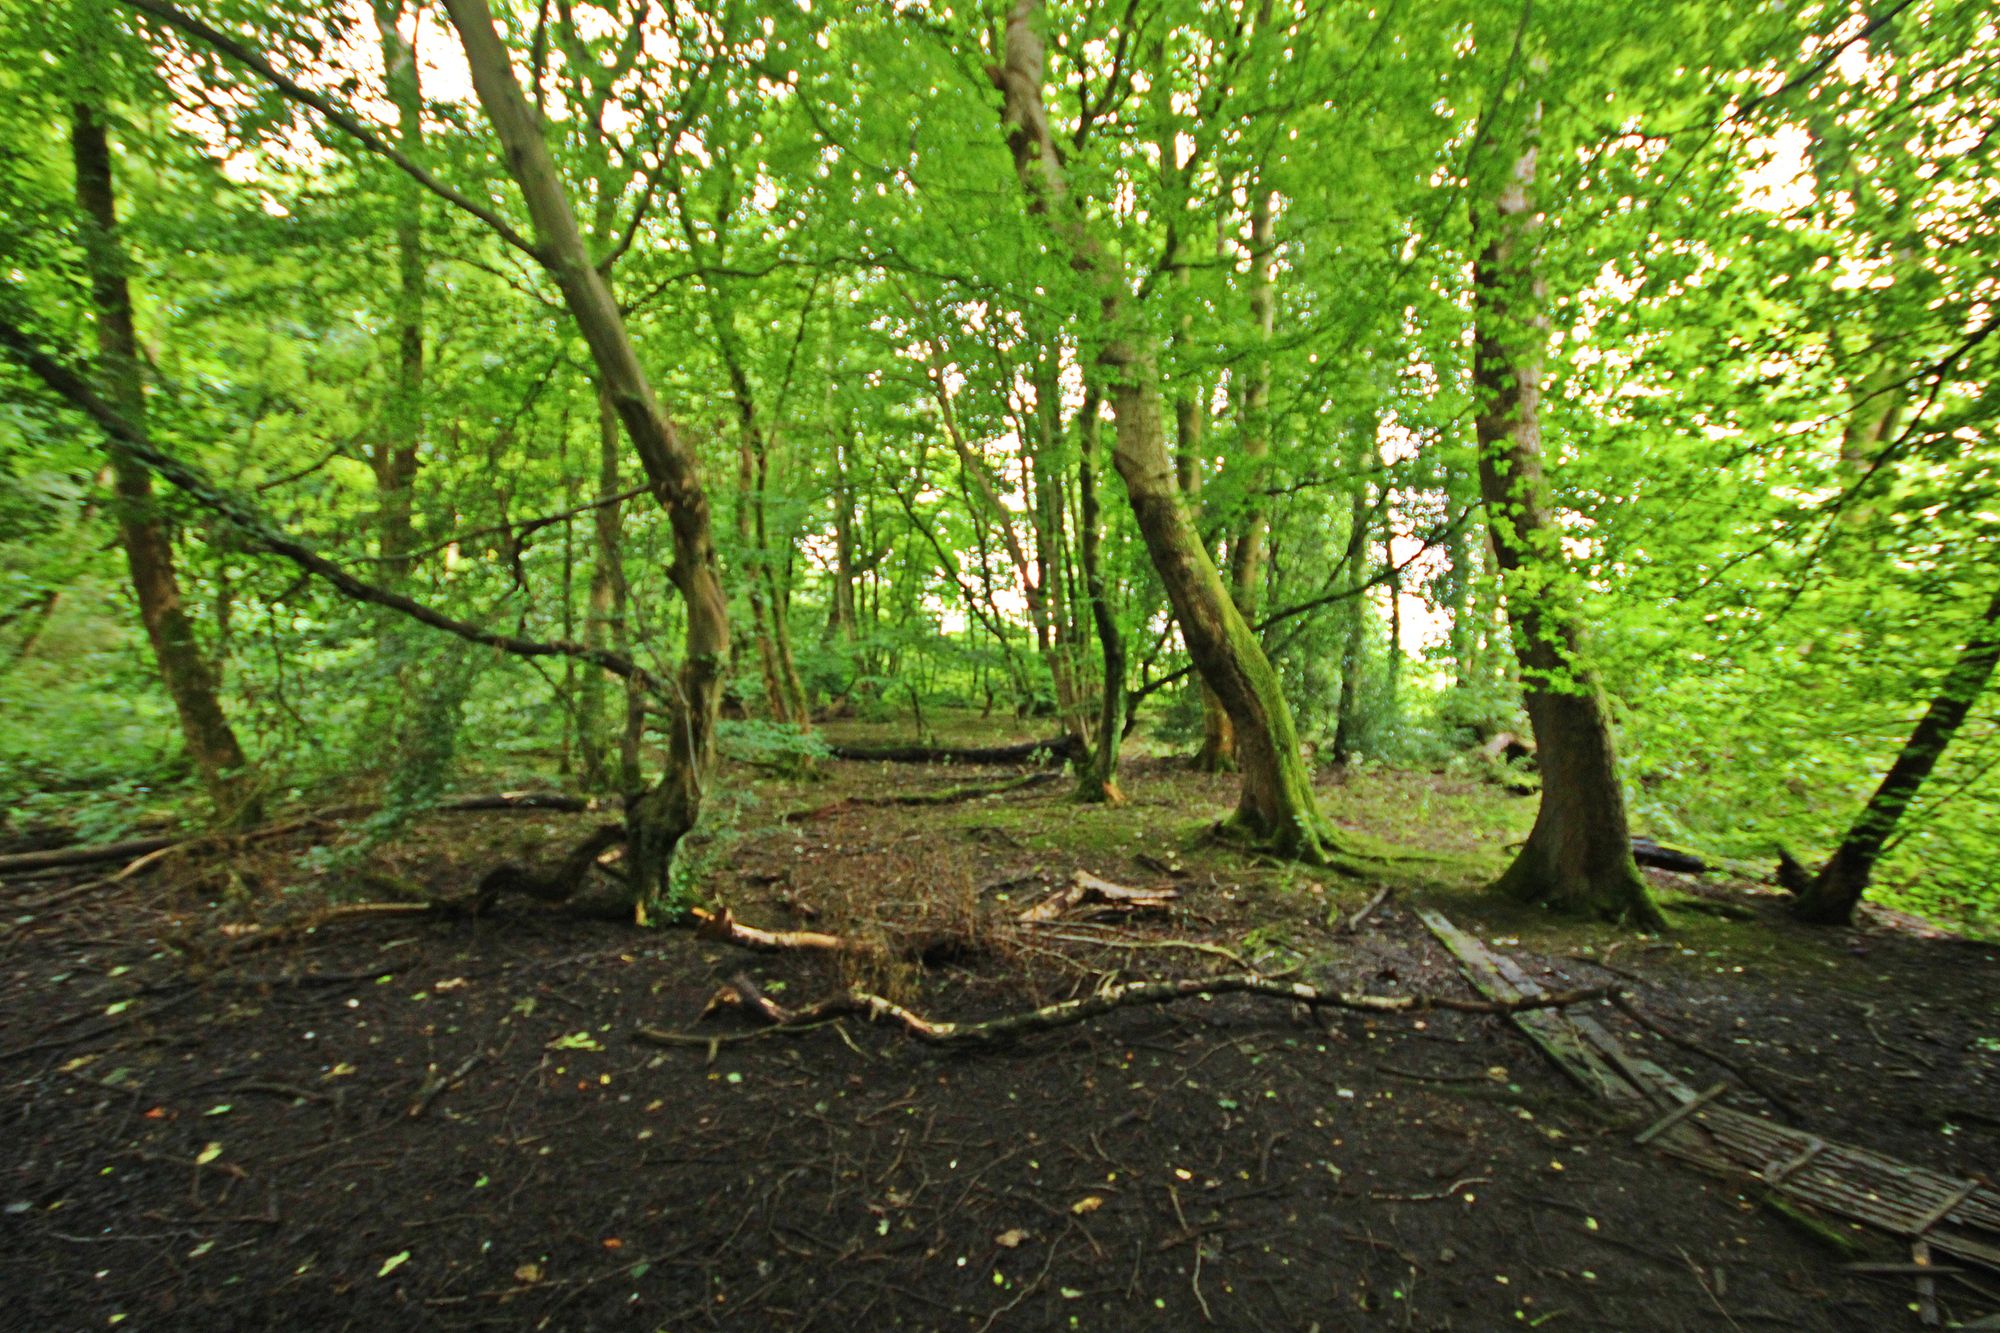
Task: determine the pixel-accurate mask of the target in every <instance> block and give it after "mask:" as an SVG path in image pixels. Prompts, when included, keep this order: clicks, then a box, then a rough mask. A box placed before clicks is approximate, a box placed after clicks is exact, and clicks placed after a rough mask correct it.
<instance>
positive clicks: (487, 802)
mask: <svg viewBox="0 0 2000 1333" xmlns="http://www.w3.org/2000/svg"><path fill="white" fill-rule="evenodd" d="M600 808H601V803H600V802H598V801H596V800H594V799H590V798H587V797H582V796H565V795H563V794H562V793H561V792H552V791H503V792H488V793H485V794H483V795H477V796H453V797H449V798H447V799H445V800H442V801H439V802H438V803H437V804H436V805H434V806H432V807H430V809H431V810H432V811H435V812H439V813H445V814H459V813H467V812H472V811H479V810H555V811H561V812H564V813H568V814H577V813H581V812H583V811H587V810H596V809H600ZM379 809H381V803H380V802H379V801H364V802H359V803H357V804H353V805H337V806H331V807H329V808H327V809H325V810H320V811H316V812H314V813H312V814H309V815H305V816H302V817H300V818H296V819H288V820H285V821H284V822H282V823H278V824H266V825H264V826H262V827H260V828H253V829H244V830H241V831H233V830H217V831H214V832H209V833H197V834H194V835H193V836H191V837H184V836H181V835H179V834H175V835H172V836H168V837H157V838H133V839H131V840H129V841H127V842H107V843H102V844H99V845H97V846H94V847H52V848H49V849H47V850H45V851H39V852H15V853H13V854H12V855H9V856H0V875H12V874H19V873H24V872H27V871H31V870H47V869H53V868H67V867H72V866H90V865H99V864H101V863H103V862H105V861H117V860H122V859H125V858H130V857H147V856H153V855H154V854H156V853H159V852H165V851H171V850H173V849H174V848H177V847H193V846H198V845H203V844H208V843H223V842H230V841H237V842H258V841H262V840H263V839H265V838H276V837H282V836H283V835H285V834H287V833H295V832H297V831H298V830H299V829H302V828H305V827H307V826H308V825H311V824H314V823H319V822H323V821H327V820H337V819H354V818H356V817H358V816H361V815H367V814H372V813H374V812H375V811H376V810H379Z"/></svg>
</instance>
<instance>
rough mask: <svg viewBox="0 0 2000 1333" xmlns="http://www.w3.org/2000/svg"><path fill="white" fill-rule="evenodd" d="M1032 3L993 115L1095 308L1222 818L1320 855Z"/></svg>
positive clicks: (1327, 833)
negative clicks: (1061, 125)
mask: <svg viewBox="0 0 2000 1333" xmlns="http://www.w3.org/2000/svg"><path fill="white" fill-rule="evenodd" d="M1040 12H1041V7H1040V5H1039V4H1038V3H1037V0H1016V3H1015V4H1014V6H1013V8H1012V10H1011V11H1010V12H1009V14H1008V17H1007V30H1006V38H1005V56H1004V59H1003V61H1002V62H1001V64H999V65H997V66H995V67H994V69H993V78H994V81H995V83H996V84H997V85H998V86H999V88H1000V90H1001V93H1002V94H1003V97H1004V103H1003V107H1002V117H1003V121H1004V123H1005V124H1006V125H1007V127H1008V131H1009V133H1008V142H1009V145H1010V147H1011V148H1012V150H1013V153H1014V163H1015V169H1016V172H1017V174H1018V175H1019V177H1020V180H1021V184H1022V186H1023V188H1024V190H1025V191H1026V193H1027V195H1028V199H1029V201H1030V206H1031V207H1032V208H1033V209H1035V210H1036V211H1037V212H1038V213H1041V214H1043V215H1044V216H1046V217H1047V218H1048V220H1049V222H1050V223H1051V225H1052V227H1053V228H1054V230H1055V232H1056V234H1057V236H1058V237H1059V239H1060V240H1061V241H1062V243H1063V244H1064V245H1065V247H1066V248H1067V250H1068V251H1069V255H1070V258H1071V261H1072V263H1073V264H1074V265H1075V267H1076V268H1077V269H1078V271H1079V272H1081V273H1083V274H1084V275H1086V276H1087V277H1088V278H1089V279H1090V280H1091V281H1092V283H1093V284H1094V286H1095V288H1096V290H1097V293H1098V296H1099V299H1100V306H1101V310H1102V317H1103V341H1102V343H1101V345H1100V347H1099V351H1098V356H1097V364H1098V367H1099V370H1100V372H1101V374H1102V376H1103V379H1104V382H1105V389H1106V393H1107V395H1108V399H1109V401H1110V403H1111V413H1112V420H1113V421H1114V422H1115V423H1116V430H1115V433H1114V445H1113V448H1112V454H1111V458H1112V463H1113V465H1114V466H1115V467H1116V468H1117V469H1118V475H1119V476H1120V477H1121V478H1122V479H1123V480H1124V482H1125V493H1126V497H1127V498H1128V499H1129V500H1130V502H1131V505H1132V513H1133V516H1134V518H1135V519H1136V520H1137V522H1138V527H1139V532H1140V535H1141V537H1142V538H1143V539H1144V541H1145V544H1146V552H1147V554H1148V555H1149V556H1150V557H1151V558H1152V562H1153V567H1154V568H1155V569H1156V570H1158V571H1159V575H1160V581H1161V583H1163V584H1164V585H1165V587H1166V590H1167V598H1168V601H1169V602H1170V603H1171V604H1172V606H1173V610H1174V617H1175V619H1176V620H1177V621H1178V622H1179V624H1180V627H1181V637H1182V638H1183V639H1184V640H1185V641H1186V643H1187V648H1188V655H1189V656H1190V657H1191V658H1192V659H1193V660H1194V665H1195V669H1196V671H1197V672H1198V673H1199V674H1200V675H1201V678H1202V679H1203V680H1204V681H1206V682H1207V683H1208V685H1209V687H1210V688H1211V689H1213V690H1214V691H1215V693H1216V697H1217V698H1218V699H1220V700H1221V701H1222V706H1223V708H1224V709H1225V710H1226V711H1227V712H1228V714H1229V720H1230V722H1231V724H1232V725H1233V726H1234V728H1235V731H1236V757H1237V763H1238V766H1239V768H1240V769H1241V772H1242V777H1243V786H1242V791H1241V794H1240V796H1239V798H1238V801H1237V807H1236V813H1235V815H1234V816H1233V817H1232V819H1231V821H1230V823H1231V825H1232V826H1233V827H1234V828H1235V829H1236V830H1237V831H1239V832H1241V833H1243V834H1245V835H1247V836H1249V837H1252V838H1255V839H1256V840H1258V841H1260V842H1262V843H1264V844H1266V845H1268V846H1269V847H1271V848H1272V849H1273V850H1274V851H1277V852H1279V853H1280V854H1282V855H1287V856H1295V857H1299V858H1302V859H1306V860H1324V859H1326V858H1327V856H1328V852H1329V848H1328V844H1329V842H1330V841H1331V837H1332V835H1331V829H1330V826H1329V825H1328V824H1327V823H1326V822H1325V820H1324V819H1323V818H1322V817H1321V815H1320V813H1319V808H1318V805H1317V804H1316V802H1315V801H1314V798H1313V791H1312V781H1311V775H1310V774H1309V773H1308V772H1307V769H1306V765H1305V760H1304V758H1303V757H1302V756H1301V754H1300V753H1299V743H1298V735H1297V732H1296V731H1295V729H1294V728H1293V725H1292V715H1291V709H1290V708H1289V707H1288V706H1287V705H1286V703H1285V696H1284V691H1283V690H1282V689H1281V688H1280V686H1279V682H1278V675H1277V672H1276V671H1274V670H1273V669H1272V667H1271V663H1270V661H1269V659H1267V658H1266V657H1265V656H1264V650H1263V648H1262V647H1260V646H1259V644H1258V642H1257V636H1256V634H1255V633H1253V632H1252V631H1251V629H1250V626H1249V624H1248V623H1247V622H1245V620H1244V619H1243V616H1242V614H1241V613H1240V612H1239V611H1238V610H1237V609H1236V603H1235V600H1234V599H1233V598H1232V597H1231V596H1230V594H1229V589H1228V588H1227V587H1226V586H1225V585H1224V583H1223V580H1222V575H1221V573H1220V572H1219V571H1218V570H1217V568H1216V565H1215V561H1214V559H1213V558H1211V556H1210V555H1209V552H1208V548H1207V546H1206V544H1205V543H1204V542H1203V541H1202V540H1201V535H1200V533H1199V532H1197V531H1196V529H1195V525H1194V523H1193V521H1192V520H1191V519H1190V518H1189V517H1188V513H1187V509H1186V507H1185V506H1184V505H1183V504H1182V501H1181V493H1180V485H1179V481H1178V478H1177V477H1176V475H1175V469H1174V460H1173V457H1172V455H1171V454H1170V453H1169V452H1168V449H1167V441H1166V429H1165V424H1164V421H1163V419H1162V407H1161V398H1160V386H1159V382H1158V374H1157V369H1156V364H1155V359H1154V356H1153V353H1152V348H1151V346H1150V343H1149V341H1148V339H1149V337H1150V335H1149V334H1148V333H1146V332H1145V330H1144V327H1143V323H1142V322H1141V321H1139V320H1136V319H1133V318H1132V317H1131V312H1130V311H1128V309H1127V307H1128V306H1129V304H1130V296H1129V292H1128V287H1127V283H1126V275H1125V274H1124V272H1123V269H1122V266H1121V265H1119V264H1118V262H1117V261H1116V260H1114V259H1113V258H1112V257H1110V256H1108V255H1107V254H1106V253H1105V252H1104V250H1103V248H1102V247H1101V246H1099V245H1098V244H1097V242H1096V240H1095V238H1094V237H1093V236H1092V235H1091V233H1090V230H1089V227H1088V225H1087V224H1086V222H1085V220H1084V217H1083V214H1082V211H1081V210H1080V209H1079V208H1078V207H1077V205H1076V202H1075V200H1073V199H1072V198H1071V197H1070V194H1069V181H1068V177H1067V175H1066V173H1065V170H1064V167H1063V159H1062V153H1061V151H1060V150H1059V148H1058V147H1057V143H1056V137H1055V133H1054V130H1053V129H1052V127H1051V125H1050V123H1049V115H1048V108H1047V105H1046V103H1045V102H1044V99H1043V92H1042V77H1043V72H1044V67H1045V62H1046V57H1045V50H1044V46H1043V42H1042V36H1041V33H1040V32H1039V30H1038V24H1039V19H1040Z"/></svg>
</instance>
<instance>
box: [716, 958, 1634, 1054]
mask: <svg viewBox="0 0 2000 1333" xmlns="http://www.w3.org/2000/svg"><path fill="white" fill-rule="evenodd" d="M1614 990H1615V988H1614V987H1611V986H1592V987H1588V988H1586V989H1582V990H1570V991H1560V992H1554V993H1550V994H1545V995H1535V996H1528V997H1524V998H1522V999H1519V1000H1467V999H1460V998H1458V997H1456V996H1449V995H1421V994H1420V995H1368V994H1361V993H1355V992H1349V991H1327V990H1321V989H1319V988H1318V987H1316V986H1309V985H1306V984H1305V983H1303V982H1296V981H1284V980H1281V979H1279V978H1276V977H1267V976H1263V975H1261V974H1259V973H1255V972H1237V973H1226V974H1224V975H1221V976H1213V977H1188V978H1183V979H1180V980H1174V981H1135V982H1128V983H1126V984H1124V985H1116V986H1106V987H1104V988H1103V989H1101V990H1099V991H1097V992H1096V993H1095V994H1092V995H1087V996H1083V997H1082V998H1080V999H1075V1000H1064V1001H1061V1002H1059V1003H1056V1004H1046V1005H1043V1006H1042V1007H1040V1008H1039V1009H1030V1010H1027V1011H1025V1012H1022V1013H1017V1014H1008V1015H1006V1016H1004V1017H1001V1018H994V1019H989V1020H987V1021H986V1022H983V1023H953V1022H945V1021H939V1020H934V1019H929V1018H926V1017H924V1016H923V1015H922V1014H919V1013H917V1012H915V1011H914V1010H911V1009H908V1008H905V1007H904V1006H902V1005H900V1004H897V1003H896V1002H895V1001H893V1000H888V999H884V998H883V997H882V996H880V995H874V994H871V993H870V992H868V991H864V990H859V989H855V990H850V991H848V992H846V993H845V994H843V995H836V996H834V997H833V998H831V999H827V1000H822V1001H820V1002H819V1003H817V1004H813V1005H808V1006H806V1007H805V1008H802V1009H787V1008H786V1007H785V1006H783V1005H781V1004H779V1003H778V1002H777V1001H775V1000H773V999H771V998H770V997H769V996H767V995H765V994H764V993H763V992H762V991H760V990H758V989H757V987H756V985H755V983H753V982H751V981H750V979H749V978H748V977H744V976H737V977H735V978H732V979H731V980H730V982H729V983H728V984H727V985H726V986H724V987H723V988H722V990H720V991H718V992H717V993H716V996H715V998H714V999H712V1000H710V1002H709V1006H708V1009H707V1010H705V1011H704V1012H711V1011H713V1010H714V1009H716V1008H719V1007H723V1006H728V1005H739V1006H741V1007H743V1008H745V1009H747V1010H749V1011H751V1012H753V1013H755V1014H757V1015H758V1016H759V1017H761V1018H763V1019H764V1020H765V1021H766V1022H768V1023H771V1024H774V1025H776V1026H780V1027H789V1026H792V1025H795V1024H802V1023H818V1022H823V1021H825V1020H827V1019H829V1018H838V1017H842V1016H845V1015H849V1014H853V1015H856V1016H858V1017H862V1018H866V1019H868V1020H869V1021H871V1022H889V1023H894V1024H897V1025H899V1026H901V1027H902V1028H903V1029H904V1030H905V1031H907V1032H908V1033H909V1034H910V1035H911V1036H913V1037H915V1038H917V1039H918V1040H919V1041H922V1042H924V1043H926V1044H928V1045H932V1046H940V1047H975V1046H994V1045H1000V1044H1004V1043H1006V1042H1010V1041H1015V1040H1018V1039H1019V1038H1021V1037H1025V1036H1028V1035H1030V1034H1032V1033H1036V1032H1051V1031H1054V1030H1056V1029H1058V1028H1066V1027H1073V1026H1075V1025H1076V1024H1078V1023H1085V1022H1088V1021H1089V1020H1091V1019H1093V1018H1097V1017H1099V1016H1101V1015H1103V1014H1108V1013H1110V1012H1112V1011H1113V1010H1117V1009H1129V1008H1135V1007H1139V1006H1143V1005H1158V1004H1173V1003H1176V1002H1177V1001H1180V1000H1188V999H1193V998H1195V997H1196V996H1213V995H1254V996H1260V997H1263V998H1265V999H1274V1000H1283V1001H1285V1002H1286V1003H1289V1004H1302V1005H1305V1006H1307V1007H1308V1008H1311V1009H1321V1008H1332V1009H1352V1010H1357V1011H1360V1012H1362V1013H1374V1014H1404V1013H1423V1012H1425V1011H1427V1010H1432V1009H1451V1010H1456V1011H1458V1012H1460V1013H1472V1014H1514V1013H1521V1012H1523V1011H1525V1010H1529V1009H1561V1008H1566V1007H1568V1006H1569V1005H1573V1004H1581V1003H1584V1002H1585V1001H1589V1000H1601V999H1604V998H1605V997H1606V996H1609V995H1611V994H1612V993H1613V992H1614Z"/></svg>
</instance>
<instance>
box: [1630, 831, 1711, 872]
mask: <svg viewBox="0 0 2000 1333" xmlns="http://www.w3.org/2000/svg"><path fill="white" fill-rule="evenodd" d="M1632 859H1633V860H1634V861H1637V862H1638V863H1639V864H1640V865H1642V866H1652V867H1653V868H1654V869H1655V870H1674V871H1679V872H1680V873H1681V874H1683V875H1699V874H1701V873H1702V872H1704V871H1706V870H1707V869H1708V862H1706V861H1704V860H1702V859H1701V858H1700V857H1699V856H1696V855H1695V854H1694V853H1693V852H1684V851H1682V850H1681V849H1680V848H1678V847H1669V846H1667V845H1665V844H1664V843H1660V842H1655V841H1654V840H1653V839H1651V838H1641V837H1637V836H1635V837H1634V838H1633V839H1632Z"/></svg>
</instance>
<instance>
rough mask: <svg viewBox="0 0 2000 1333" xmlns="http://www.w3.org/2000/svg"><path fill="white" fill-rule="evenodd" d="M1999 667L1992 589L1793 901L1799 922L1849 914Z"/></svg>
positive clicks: (1997, 604) (1997, 613)
mask: <svg viewBox="0 0 2000 1333" xmlns="http://www.w3.org/2000/svg"><path fill="white" fill-rule="evenodd" d="M1996 665H2000V593H1996V594H1994V597H1993V600H1992V601H1991V602H1989V603H1988V604H1987V607H1986V614H1985V615H1984V616H1983V617H1981V618H1980V622H1979V627H1978V629H1976V630H1975V631H1974V632H1973V635H1972V637H1971V638H1970V639H1968V640H1967V641H1966V643H1965V647H1963V648H1962V649H1960V650H1959V654H1958V661H1957V662H1955V663H1953V665H1952V668H1951V670H1950V671H1949V672H1948V673H1946V675H1945V678H1944V684H1943V685H1942V686H1940V687H1939V689H1938V692H1937V696H1936V697H1935V698H1933V699H1932V700H1931V705H1930V707H1929V708H1928V709H1926V710H1925V711H1924V716H1923V718H1922V720H1920V721H1919V722H1918V723H1917V726H1916V730H1914V731H1912V732H1911V733H1910V739H1909V740H1908V741H1906V742H1904V744H1903V749H1902V753H1900V754H1898V755H1897V756H1896V762H1895V763H1894V764H1892V765H1891V766H1890V768H1889V771H1888V773H1887V774H1886V775H1884V776H1883V778H1882V785H1881V786H1879V787H1877V788H1876V789H1875V794H1874V795H1873V796H1871V797H1869V798H1868V804H1867V805H1866V806H1865V807H1863V808H1862V811H1861V813H1860V815H1859V816H1857V817H1856V818H1855V821H1854V823H1853V824H1852V825H1851V826H1850V827H1849V828H1848V830H1847V836H1846V837H1844V838H1842V839H1841V840H1840V846H1839V847H1838V848H1837V849H1836V850H1835V851H1834V853H1833V855H1832V857H1830V858H1829V859H1828V860H1827V863H1826V864H1825V865H1824V866H1821V867H1820V871H1819V873H1818V874H1817V875H1815V876H1814V877H1813V880H1812V883H1811V884H1809V885H1808V886H1807V887H1806V891H1805V892H1804V893H1802V894H1800V895H1799V899H1798V901H1797V902H1796V903H1794V904H1793V905H1792V910H1793V912H1794V913H1796V914H1797V915H1798V916H1799V917H1800V918H1801V919H1802V920H1805V921H1810V922H1813V923H1814V924H1816V925H1827V926H1838V925H1845V924H1847V923H1848V922H1849V921H1852V920H1853V919H1854V909H1855V907H1856V906H1858V905H1859V904H1860V902H1861V897H1862V895H1863V894H1865V893H1866V892H1867V891H1868V883H1869V881H1870V880H1871V879H1872V878H1873V877H1874V874H1875V863H1876V862H1877V861H1879V860H1880V859H1881V857H1882V852H1883V850H1884V848H1885V847H1886V846H1887V845H1888V842H1889V839H1890V837H1891V836H1893V835H1894V834H1895V832H1896V826H1897V825H1898V824H1899V823H1901V822H1902V818H1903V814H1904V812H1905V811H1907V810H1908V809H1909V808H1910V802H1911V801H1913V800H1915V799H1916V796H1917V792H1918V791H1919V790H1921V789H1922V787H1923V785H1924V780H1925V779H1926V778H1928V777H1930V775H1931V770H1932V769H1933V768H1935V767H1937V762H1938V760H1939V759H1940V758H1942V757H1943V756H1944V752H1945V747H1946V746H1948V745H1950V744H1951V739H1952V737H1953V736H1955V735H1957V734H1958V729H1959V727H1960V725H1961V724H1963V723H1964V721H1965V717H1966V714H1968V713H1970V712H1971V711H1972V705H1973V704H1975V703H1977V702H1978V701H1979V696H1980V695H1981V694H1983V693H1985V691H1986V687H1987V685H1988V684H1989V683H1990V682H1991V681H1992V679H1993V670H1994V667H1995V666H1996Z"/></svg>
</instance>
